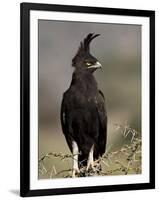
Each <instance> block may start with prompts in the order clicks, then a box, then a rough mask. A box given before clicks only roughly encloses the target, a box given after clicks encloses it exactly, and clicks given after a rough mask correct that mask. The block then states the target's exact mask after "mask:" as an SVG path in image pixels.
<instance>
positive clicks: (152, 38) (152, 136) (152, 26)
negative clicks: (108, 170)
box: [149, 11, 155, 188]
mask: <svg viewBox="0 0 159 200" xmlns="http://www.w3.org/2000/svg"><path fill="white" fill-rule="evenodd" d="M149 80H150V133H151V134H150V183H151V185H152V187H153V188H155V11H154V12H152V13H151V16H150V79H149ZM152 133H153V134H152Z"/></svg>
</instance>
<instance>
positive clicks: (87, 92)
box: [61, 33, 107, 177]
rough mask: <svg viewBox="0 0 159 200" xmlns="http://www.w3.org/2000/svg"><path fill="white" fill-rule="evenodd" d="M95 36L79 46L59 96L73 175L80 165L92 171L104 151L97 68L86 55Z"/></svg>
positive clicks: (103, 115)
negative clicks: (65, 88)
mask: <svg viewBox="0 0 159 200" xmlns="http://www.w3.org/2000/svg"><path fill="white" fill-rule="evenodd" d="M97 36H99V34H93V33H89V34H88V35H87V37H86V38H85V39H84V40H83V41H82V42H81V43H80V47H79V49H78V51H77V53H76V55H75V57H74V58H73V59H72V66H73V67H74V68H75V70H74V72H73V75H72V81H71V85H70V87H69V89H68V90H67V91H66V92H65V93H64V94H63V100H62V105H61V124H62V130H63V133H64V135H65V138H66V141H67V144H68V146H69V148H70V150H71V152H72V154H73V158H74V159H73V174H72V176H73V177H75V175H76V173H77V174H78V173H79V167H80V164H81V163H82V165H85V166H86V170H89V169H90V168H92V169H93V167H94V161H95V160H98V159H99V157H101V156H102V155H103V154H104V152H105V149H106V141H107V115H106V109H105V98H104V95H103V93H102V92H101V90H99V88H98V85H97V82H96V80H95V78H94V76H93V72H95V71H96V69H98V68H101V67H102V66H101V64H100V63H99V61H98V60H97V59H96V58H95V57H94V56H92V55H91V54H90V42H91V41H92V40H93V39H94V38H96V37H97Z"/></svg>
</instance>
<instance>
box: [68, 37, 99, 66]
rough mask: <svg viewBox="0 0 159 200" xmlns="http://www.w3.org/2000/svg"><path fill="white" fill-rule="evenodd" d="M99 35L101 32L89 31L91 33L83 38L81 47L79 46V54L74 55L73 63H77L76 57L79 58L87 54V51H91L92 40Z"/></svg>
mask: <svg viewBox="0 0 159 200" xmlns="http://www.w3.org/2000/svg"><path fill="white" fill-rule="evenodd" d="M99 35H100V34H94V33H89V34H88V35H87V36H86V37H85V38H84V40H83V41H82V42H80V47H79V49H78V51H77V54H76V55H75V57H74V58H73V60H72V63H73V65H74V63H75V61H76V59H77V58H78V57H81V56H83V55H85V54H86V53H89V51H90V42H91V41H92V40H93V39H94V38H96V37H98V36H99Z"/></svg>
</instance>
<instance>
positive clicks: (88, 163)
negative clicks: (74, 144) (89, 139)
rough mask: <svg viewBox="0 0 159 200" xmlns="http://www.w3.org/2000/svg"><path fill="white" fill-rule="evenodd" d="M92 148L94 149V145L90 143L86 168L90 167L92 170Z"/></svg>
mask: <svg viewBox="0 0 159 200" xmlns="http://www.w3.org/2000/svg"><path fill="white" fill-rule="evenodd" d="M93 150H94V145H92V147H91V149H90V152H89V155H88V161H87V168H86V170H87V171H88V170H89V169H90V168H91V169H92V170H93V171H94V160H93Z"/></svg>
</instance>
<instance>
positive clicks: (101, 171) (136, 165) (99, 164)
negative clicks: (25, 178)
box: [38, 124, 141, 178]
mask: <svg viewBox="0 0 159 200" xmlns="http://www.w3.org/2000/svg"><path fill="white" fill-rule="evenodd" d="M115 127H116V129H117V130H121V132H122V135H123V137H124V138H127V137H128V135H130V136H131V138H130V141H129V144H125V145H123V146H122V147H121V148H120V149H118V150H116V151H111V149H109V151H107V152H106V153H105V154H104V155H103V156H102V157H101V158H99V159H98V160H97V161H96V163H95V170H89V171H86V168H85V167H84V166H83V165H82V162H81V163H80V173H79V175H78V177H81V176H98V175H101V176H104V175H117V174H125V175H127V174H139V173H141V136H140V133H139V132H137V131H136V130H135V129H132V128H130V127H129V126H122V125H117V124H115ZM47 159H51V161H52V162H53V165H52V168H51V170H48V169H47V168H46V166H45V161H46V160H47ZM55 159H59V160H61V161H65V162H68V161H70V160H73V159H74V157H73V155H72V154H63V153H56V152H51V153H48V154H46V155H44V156H43V157H41V158H40V159H39V161H38V162H39V175H46V174H49V177H50V178H58V177H65V178H66V177H72V175H71V173H72V169H71V168H68V169H62V170H60V171H58V170H57V169H56V168H55V165H54V163H56V162H54V161H55Z"/></svg>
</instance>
